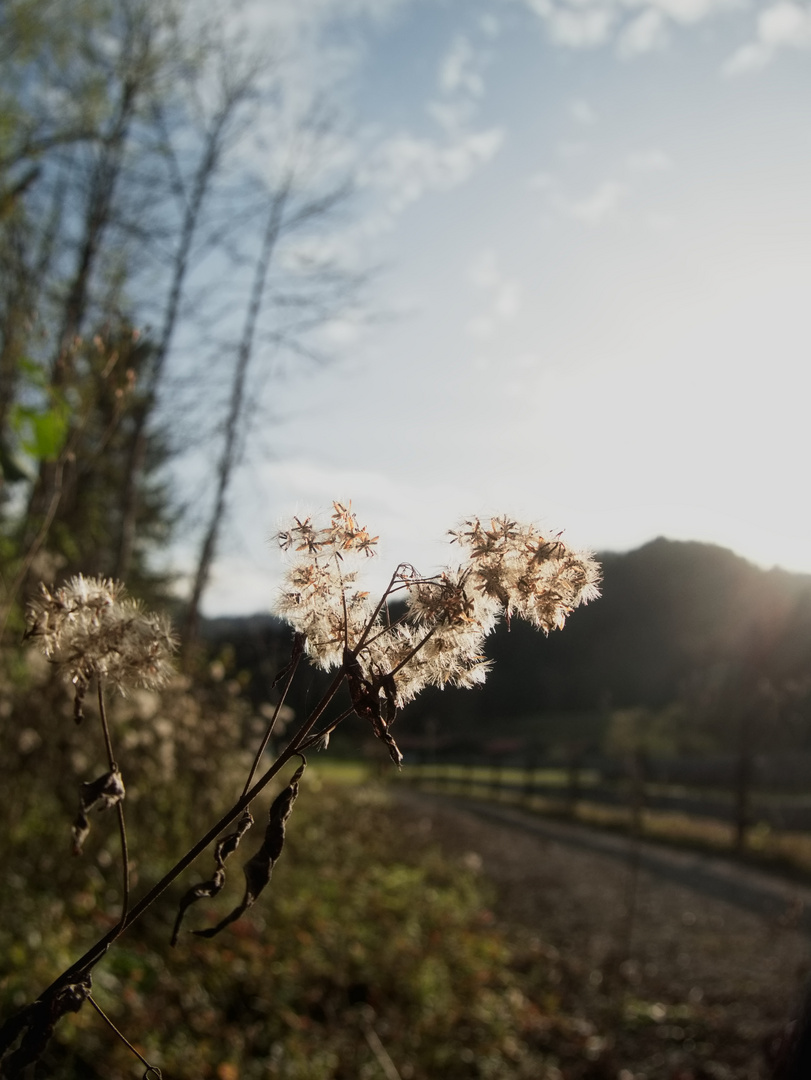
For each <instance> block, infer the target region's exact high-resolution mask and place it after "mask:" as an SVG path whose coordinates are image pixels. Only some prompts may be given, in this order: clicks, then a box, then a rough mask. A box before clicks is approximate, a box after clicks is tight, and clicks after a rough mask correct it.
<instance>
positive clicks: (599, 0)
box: [521, 0, 745, 59]
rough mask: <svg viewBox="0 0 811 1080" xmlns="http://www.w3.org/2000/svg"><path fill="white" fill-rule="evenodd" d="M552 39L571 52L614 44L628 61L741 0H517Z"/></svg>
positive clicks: (738, 4) (742, 4)
mask: <svg viewBox="0 0 811 1080" xmlns="http://www.w3.org/2000/svg"><path fill="white" fill-rule="evenodd" d="M521 2H523V3H524V4H525V5H526V7H528V8H529V9H530V10H531V11H533V12H534V13H535V14H536V15H537V16H538V17H539V18H540V19H541V20H542V22H543V23H544V25H545V26H546V29H547V32H548V34H549V37H550V40H551V41H552V42H553V43H554V44H557V45H561V46H564V47H567V48H571V49H596V48H600V47H601V46H605V45H610V44H613V45H614V46H615V48H616V51H617V53H618V55H619V56H621V57H623V58H625V59H629V58H631V57H634V56H639V55H641V54H643V53H649V52H652V51H653V50H655V49H661V48H664V46H665V45H666V44H667V42H668V40H669V35H670V30H671V28H672V27H674V26H690V25H696V24H698V23H701V22H704V21H706V20H709V19H711V18H714V17H716V16H718V15H721V14H723V13H725V12H729V11H731V10H735V9H741V8H743V7H745V0H521Z"/></svg>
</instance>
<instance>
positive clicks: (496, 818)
mask: <svg viewBox="0 0 811 1080" xmlns="http://www.w3.org/2000/svg"><path fill="white" fill-rule="evenodd" d="M398 798H402V799H403V800H405V801H406V802H407V803H408V804H409V806H410V808H411V810H412V812H417V813H418V814H419V815H421V821H422V826H421V827H422V828H423V829H424V831H425V833H426V834H429V835H431V836H432V837H433V838H434V839H435V840H436V841H438V842H439V843H440V844H441V845H442V846H443V847H445V848H446V850H447V851H448V852H449V853H454V855H455V857H462V858H463V859H465V860H466V862H467V863H468V864H469V865H471V866H477V865H480V866H481V870H482V872H483V874H484V875H485V876H486V877H487V878H488V879H489V880H491V881H492V882H493V883H494V884H495V886H496V888H497V892H498V899H497V902H496V911H497V914H498V916H499V917H500V918H502V919H504V920H505V921H506V922H507V923H509V924H511V925H513V926H517V927H519V928H521V931H522V932H523V933H524V934H525V935H526V936H527V939H528V940H532V938H533V936H536V937H537V939H539V940H540V939H542V940H543V942H545V943H548V944H549V945H551V946H552V947H553V948H554V949H555V950H557V952H558V953H559V954H560V955H561V956H563V957H566V962H567V970H569V971H570V973H571V978H572V980H573V985H572V987H571V988H570V989H571V991H572V993H573V995H574V996H573V997H572V1000H573V1001H576V1002H579V1003H580V1004H581V1005H582V1009H583V1013H584V1015H592V1016H594V1015H596V1014H597V1013H598V1012H600V1011H601V1010H602V1011H603V1013H604V1012H605V1008H606V1007H607V1002H608V1001H609V999H611V1000H614V999H617V998H618V997H620V998H622V1000H623V1001H624V1002H625V1003H626V1005H627V1003H628V1002H629V1001H635V1002H637V1003H638V1006H634V1007H635V1008H636V1007H638V1009H639V1010H640V1016H642V1015H643V1014H644V1016H646V1017H647V1019H648V1020H649V1021H652V1022H653V1023H654V1024H655V1023H656V1022H657V1018H658V1022H659V1023H658V1026H659V1029H660V1030H659V1035H661V1036H662V1042H661V1052H660V1053H659V1054H658V1057H657V1055H656V1054H654V1055H653V1058H651V1061H649V1062H648V1063H647V1064H646V1065H643V1066H640V1065H639V1064H638V1063H634V1064H633V1065H629V1068H628V1069H627V1070H626V1075H623V1077H622V1080H642V1078H650V1080H657V1078H658V1077H660V1076H661V1077H665V1076H666V1077H671V1076H677V1077H682V1076H683V1077H686V1078H692V1077H699V1076H702V1077H703V1076H707V1077H716V1076H717V1077H740V1078H742V1080H743V1078H747V1080H748V1078H761V1077H764V1076H766V1075H767V1072H766V1071H765V1066H764V1063H763V1055H762V1053H761V1047H762V1045H763V1043H764V1040H766V1039H768V1038H769V1037H770V1035H771V1034H773V1033H774V1032H775V1031H776V1030H777V1029H778V1028H779V1027H780V1026H781V1025H782V1024H783V1023H784V1022H785V1021H786V1020H787V1019H788V1018H789V1017H790V1016H791V1015H792V1014H793V1012H794V1011H795V1008H796V1004H797V1001H798V998H799V995H800V992H801V989H802V987H803V985H804V983H805V981H806V980H807V978H808V975H809V972H811V937H809V931H811V890H809V889H807V888H803V887H799V886H795V885H792V884H790V883H787V882H784V881H782V880H778V879H774V878H770V877H769V876H768V875H766V874H762V873H758V872H756V871H753V870H749V869H747V868H743V867H740V866H736V865H735V864H733V863H730V862H728V861H726V860H723V859H715V858H711V857H708V856H702V855H696V854H693V853H685V852H678V851H671V850H669V849H664V848H661V847H657V846H656V845H653V844H641V845H639V847H638V849H637V850H636V851H634V849H633V848H632V847H631V846H630V845H629V841H628V840H627V838H622V837H617V836H612V835H606V834H602V833H599V832H596V831H593V830H588V829H584V828H581V827H578V826H569V825H566V824H564V823H557V822H553V821H548V820H543V819H538V818H535V817H533V816H531V815H527V814H523V813H521V811H519V810H515V809H513V808H511V807H506V806H497V805H493V804H473V803H465V802H462V801H461V800H455V799H453V800H452V799H447V798H442V797H441V796H427V795H424V794H420V793H416V792H410V791H403V792H402V794H401V795H398ZM679 1010H681V1012H680V1013H679ZM626 1013H627V1008H626ZM677 1013H678V1015H683V1016H684V1017H685V1018H687V1017H689V1016H690V1015H694V1016H695V1017H698V1016H700V1017H701V1025H700V1026H701V1030H702V1032H703V1034H702V1035H701V1039H703V1040H704V1041H703V1042H696V1038H698V1036H697V1035H696V1037H695V1038H693V1037H692V1035H690V1034H689V1033H690V1031H691V1030H692V1029H691V1028H690V1023H689V1022H688V1020H687V1019H685V1020H684V1022H683V1023H682V1024H681V1027H680V1026H679V1025H677V1024H673V1023H670V1024H669V1028H670V1029H672V1030H671V1031H670V1035H668V1033H667V1031H665V1030H664V1029H665V1028H666V1027H668V1024H667V1023H663V1022H664V1021H667V1018H668V1017H672V1016H673V1015H676V1014H677ZM626 1021H627V1015H625V1016H624V1019H623V1021H622V1023H623V1024H625V1023H626ZM663 1032H664V1033H663ZM685 1032H687V1034H685ZM693 1035H695V1032H693ZM670 1036H672V1038H671V1037H670ZM688 1036H689V1037H688ZM674 1043H675V1044H678V1045H677V1046H675V1045H672V1044H674ZM629 1046H630V1044H627V1046H626V1049H625V1050H624V1051H623V1052H624V1053H626V1055H631V1054H632V1053H635V1051H632V1050H631V1049H629V1048H628V1047H629ZM645 1052H646V1053H647V1052H648V1051H645ZM640 1053H641V1051H640ZM651 1053H652V1052H651ZM668 1054H670V1057H668V1056H667V1055H668ZM674 1055H675V1056H674ZM679 1055H681V1056H679ZM649 1057H650V1054H649ZM654 1059H655V1060H654ZM710 1059H718V1060H717V1062H715V1063H714V1061H712V1060H710ZM708 1061H709V1065H708ZM651 1062H652V1063H651ZM657 1062H658V1064H657ZM710 1066H711V1067H710ZM679 1070H681V1071H679ZM584 1075H586V1074H584ZM588 1075H591V1074H588ZM594 1075H597V1074H594ZM614 1075H615V1076H616V1075H620V1074H617V1073H614Z"/></svg>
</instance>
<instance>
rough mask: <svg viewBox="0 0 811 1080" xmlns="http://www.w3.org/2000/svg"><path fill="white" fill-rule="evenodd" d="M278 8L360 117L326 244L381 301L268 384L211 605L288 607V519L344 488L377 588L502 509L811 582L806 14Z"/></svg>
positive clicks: (354, 119)
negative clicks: (372, 546) (721, 551)
mask: <svg viewBox="0 0 811 1080" xmlns="http://www.w3.org/2000/svg"><path fill="white" fill-rule="evenodd" d="M269 7H271V8H272V7H273V5H266V4H265V5H259V7H255V8H251V6H250V5H248V8H247V9H246V11H247V15H246V16H245V17H246V18H248V19H249V20H250V19H257V20H259V19H261V18H262V17H263V15H262V12H264V13H265V14H266V13H267V10H268V8H269ZM260 9H261V10H260ZM274 10H275V14H274V17H276V18H282V17H283V18H284V19H286V20H287V32H288V39H287V40H288V41H290V42H293V46H292V48H291V51H290V57H291V59H292V61H293V65H292V69H293V70H295V72H296V75H295V77H296V78H298V79H300V80H301V83H302V93H307V92H310V91H312V90H314V89H315V88H316V86H318V88H319V89H320V90H322V91H326V92H327V93H328V94H330V95H331V100H333V101H334V102H335V103H336V106H337V107H339V108H340V110H341V112H342V116H343V117H344V118H345V119H344V122H343V128H344V131H345V132H346V135H345V139H346V145H345V151H346V152H347V154H348V155H349V159H351V162H352V169H353V174H354V177H355V182H356V188H357V191H356V196H355V198H354V201H353V204H352V212H351V218H350V220H348V221H346V222H344V223H343V224H342V226H341V229H340V231H339V232H337V233H335V234H334V235H332V236H330V237H329V238H325V239H324V243H330V244H333V245H335V246H336V250H341V251H342V252H343V253H344V255H346V256H347V257H348V258H349V259H351V260H354V261H355V263H356V264H357V265H364V266H368V267H373V268H374V270H373V272H372V273H371V274H370V278H369V287H368V299H367V303H368V312H369V317H368V318H366V319H361V320H359V319H356V318H349V317H347V318H343V319H342V318H336V319H334V320H332V321H331V322H330V323H329V324H328V325H327V326H325V327H324V328H323V330H322V331H321V336H322V344H323V345H324V346H325V347H327V348H328V350H329V352H330V355H331V358H332V359H331V362H330V364H329V365H327V366H325V367H320V368H318V369H317V370H309V371H307V372H304V373H301V374H295V373H294V374H292V375H289V376H288V377H286V378H285V379H284V380H283V381H280V382H279V383H278V385H276V386H274V388H273V408H272V415H270V414H269V415H268V419H267V433H266V435H267V437H266V439H265V443H266V446H267V453H266V454H265V455H264V456H263V457H262V459H261V460H256V459H255V458H254V459H253V460H252V462H251V464H250V467H247V466H246V468H245V469H244V470H242V472H241V473H240V475H239V476H238V477H237V479H236V481H235V484H234V488H233V491H232V494H231V499H230V508H231V513H230V524H229V528H228V530H227V532H226V534H225V535H224V537H223V539H222V542H221V545H220V555H219V558H218V560H217V562H216V565H215V568H214V574H213V577H212V582H211V585H210V587H209V590H208V593H207V596H206V599H205V603H204V610H205V612H206V613H207V614H209V615H214V614H225V613H232V614H236V613H250V612H255V611H265V610H268V609H269V608H270V607H271V606H272V603H273V598H274V594H275V591H276V589H277V587H278V581H279V575H280V572H281V569H282V566H283V564H282V561H281V559H280V556H279V554H278V551H277V550H276V549H275V547H274V545H273V544H272V542H269V538H270V537H272V535H273V533H274V532H275V531H276V530H277V529H278V528H279V527H280V526H281V525H283V524H284V523H285V521H286V520H287V518H288V517H289V516H290V515H292V514H294V513H295V514H299V515H301V514H314V515H316V516H318V515H320V514H326V513H328V511H329V508H330V505H331V503H332V501H333V500H336V499H337V500H341V501H347V500H350V499H351V500H352V504H353V508H354V509H355V510H356V511H357V513H358V516H359V518H360V520H361V522H362V523H363V524H365V525H367V526H368V527H369V529H370V531H371V532H372V533H373V534H379V535H380V560H379V565H378V567H377V568H376V569H374V570H373V571H372V578H373V581H376V580H381V581H382V579H383V578H388V576H389V573H390V571H391V569H393V567H394V566H395V565H396V564H397V563H398V562H400V561H401V560H402V561H408V562H411V563H414V564H415V565H417V566H418V567H419V568H420V569H421V570H422V571H424V572H430V571H433V570H434V569H436V568H437V567H438V566H440V565H442V564H444V563H445V562H448V561H452V559H453V549H448V548H447V537H446V535H445V534H446V531H447V530H448V529H449V528H451V527H453V526H454V525H455V524H457V523H458V522H459V521H460V520H461V519H463V518H465V517H469V516H470V515H472V514H479V515H490V514H502V513H507V514H509V515H511V516H513V517H516V518H519V519H521V520H527V521H534V522H537V523H538V524H539V525H541V526H542V527H543V528H546V529H549V530H550V531H551V532H555V533H557V532H560V531H562V533H563V539H564V540H565V541H567V542H568V543H570V544H571V545H573V546H575V547H582V548H588V549H592V550H596V551H605V550H614V551H622V550H629V549H632V548H635V547H638V546H640V545H642V544H644V543H646V542H647V541H649V540H651V539H653V538H655V537H657V536H660V535H664V536H667V537H670V538H672V539H683V540H700V541H707V542H711V543H716V544H721V545H723V546H725V547H729V548H731V549H732V550H734V551H735V552H737V553H738V554H740V555H742V556H744V557H746V558H748V559H750V560H752V561H753V562H756V563H758V564H760V565H762V566H765V567H771V566H773V565H780V566H783V567H784V568H786V569H790V570H798V571H803V572H811V508H809V497H808V486H809V485H808V479H807V476H808V469H809V453H808V445H809V435H808V425H807V419H806V417H807V412H808V399H809V390H811V195H810V194H809V193H811V122H810V120H809V118H810V117H811V4H809V3H807V2H806V3H799V2H796V3H795V2H790V0H777V2H776V3H770V2H766V3H757V2H753V0H749V2H746V0H351V2H350V0H342V2H339V0H307V2H301V0H300V2H299V3H298V4H296V5H291V6H290V7H286V6H285V0H275V9H274ZM178 551H179V554H178V559H179V560H180V561H181V563H182V559H183V549H182V545H181V546H180V548H179V549H178ZM375 575H377V578H375Z"/></svg>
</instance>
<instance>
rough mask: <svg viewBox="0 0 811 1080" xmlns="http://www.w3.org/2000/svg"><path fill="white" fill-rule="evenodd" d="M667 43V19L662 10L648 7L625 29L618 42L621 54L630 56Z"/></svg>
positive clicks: (652, 49) (661, 46)
mask: <svg viewBox="0 0 811 1080" xmlns="http://www.w3.org/2000/svg"><path fill="white" fill-rule="evenodd" d="M666 44H667V20H666V18H665V16H664V15H663V14H662V12H661V11H657V10H656V9H655V8H648V9H647V10H646V11H643V12H642V14H641V15H638V16H637V17H636V18H635V19H634V20H633V22H630V23H628V25H627V26H626V27H625V28H624V29H623V31H622V33H621V34H620V37H619V41H618V42H617V51H618V52H619V54H620V56H622V57H626V58H630V57H633V56H640V55H641V54H642V53H648V52H653V51H654V50H655V49H663V48H664V47H665V45H666Z"/></svg>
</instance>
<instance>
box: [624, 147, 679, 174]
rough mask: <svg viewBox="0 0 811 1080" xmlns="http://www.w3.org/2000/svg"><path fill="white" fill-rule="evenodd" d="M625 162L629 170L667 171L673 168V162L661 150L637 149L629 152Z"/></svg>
mask: <svg viewBox="0 0 811 1080" xmlns="http://www.w3.org/2000/svg"><path fill="white" fill-rule="evenodd" d="M626 164H627V166H628V168H629V169H630V171H631V172H635V173H651V172H667V171H668V170H669V169H672V168H673V162H672V161H671V160H670V158H669V157H668V156H667V154H666V153H665V152H664V151H663V150H656V149H652V150H637V151H635V152H634V153H633V154H629V155H628V158H627V161H626Z"/></svg>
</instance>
